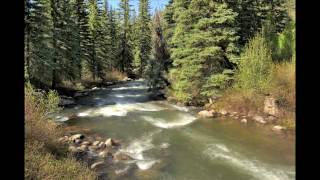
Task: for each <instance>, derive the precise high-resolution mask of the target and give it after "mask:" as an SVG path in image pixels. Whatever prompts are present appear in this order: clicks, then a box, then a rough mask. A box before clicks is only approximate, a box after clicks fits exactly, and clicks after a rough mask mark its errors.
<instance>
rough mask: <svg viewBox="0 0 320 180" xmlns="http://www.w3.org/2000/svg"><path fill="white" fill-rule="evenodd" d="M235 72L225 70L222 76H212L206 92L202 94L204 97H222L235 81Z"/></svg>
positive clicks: (208, 81)
mask: <svg viewBox="0 0 320 180" xmlns="http://www.w3.org/2000/svg"><path fill="white" fill-rule="evenodd" d="M233 75H234V71H233V70H230V69H225V70H224V71H223V72H222V73H220V74H213V75H211V76H210V77H209V78H208V80H207V82H206V83H205V85H204V86H203V88H204V90H203V91H202V92H201V94H202V95H204V96H207V97H212V96H217V95H220V94H221V93H222V92H223V91H224V90H226V89H227V88H228V87H231V85H232V83H233V81H234V76H233Z"/></svg>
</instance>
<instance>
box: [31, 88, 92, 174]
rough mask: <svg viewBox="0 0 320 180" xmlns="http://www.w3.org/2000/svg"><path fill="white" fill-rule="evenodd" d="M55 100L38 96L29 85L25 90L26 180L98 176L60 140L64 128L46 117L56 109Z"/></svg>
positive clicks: (52, 97) (51, 96)
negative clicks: (77, 159) (71, 153)
mask: <svg viewBox="0 0 320 180" xmlns="http://www.w3.org/2000/svg"><path fill="white" fill-rule="evenodd" d="M56 99H57V98H56V97H55V94H51V95H48V96H42V95H37V96H36V95H35V92H34V90H33V89H32V88H31V87H30V86H29V87H28V86H27V87H26V89H25V179H50V180H51V179H52V180H53V179H59V180H60V179H96V178H95V174H94V172H93V171H90V170H89V169H88V168H87V167H85V166H82V165H81V164H80V163H79V162H77V161H75V160H74V159H73V158H72V157H71V156H69V155H68V153H67V147H66V146H64V145H62V144H60V143H58V142H57V139H58V138H59V137H61V135H62V129H59V128H58V127H57V126H56V125H55V124H54V123H53V122H50V121H49V120H48V119H47V117H46V114H47V113H48V112H51V111H52V110H53V109H55V108H57V102H56Z"/></svg>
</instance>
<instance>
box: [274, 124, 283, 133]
mask: <svg viewBox="0 0 320 180" xmlns="http://www.w3.org/2000/svg"><path fill="white" fill-rule="evenodd" d="M272 130H273V131H277V132H280V131H283V130H285V128H284V127H282V126H279V125H277V126H273V127H272Z"/></svg>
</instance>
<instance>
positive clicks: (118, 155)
mask: <svg viewBox="0 0 320 180" xmlns="http://www.w3.org/2000/svg"><path fill="white" fill-rule="evenodd" d="M113 158H114V160H115V161H126V160H132V158H131V157H130V156H129V155H127V154H125V153H123V152H117V153H115V154H114V155H113Z"/></svg>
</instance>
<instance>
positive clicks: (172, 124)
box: [56, 80, 295, 180]
mask: <svg viewBox="0 0 320 180" xmlns="http://www.w3.org/2000/svg"><path fill="white" fill-rule="evenodd" d="M150 95H151V94H150V92H148V88H147V86H146V85H145V83H144V81H142V80H140V81H132V82H127V83H124V84H121V85H114V86H112V87H109V88H105V89H96V90H94V91H92V93H91V94H90V95H89V96H87V97H82V98H80V99H78V101H77V103H78V104H79V106H77V107H75V108H68V109H65V110H63V112H61V113H59V114H58V115H57V116H56V119H57V120H58V121H65V122H67V123H68V124H70V125H78V126H80V127H85V128H90V129H92V130H93V131H95V132H97V133H99V134H101V135H102V136H105V137H116V138H119V139H121V140H122V141H123V142H124V144H123V146H122V148H121V150H120V151H122V152H123V153H126V154H127V155H129V156H130V157H132V158H133V160H132V161H128V164H135V165H136V166H137V167H138V168H137V170H136V171H137V173H131V174H129V175H128V177H123V178H124V179H126V178H128V179H143V178H142V177H140V176H139V175H137V174H141V173H144V172H146V173H149V175H150V174H151V177H152V178H151V179H176V180H180V179H181V180H182V179H183V180H184V179H193V180H194V179H201V180H212V179H223V180H225V179H226V180H228V179H230V180H234V179H239V180H241V179H243V180H247V179H263V180H269V179H270V180H271V179H272V180H277V179H281V180H286V179H295V144H294V139H293V140H292V139H290V140H288V139H285V138H281V137H279V136H277V135H275V134H270V131H265V130H263V127H260V128H257V127H256V126H255V125H254V124H251V125H250V124H248V125H246V126H244V125H243V124H241V123H239V122H237V121H233V120H225V121H223V120H218V119H211V120H206V121H203V120H202V119H197V117H196V115H195V114H194V113H193V112H192V110H190V109H188V108H187V107H181V106H177V105H172V104H169V103H167V102H165V101H151V100H150ZM71 114H76V115H77V116H78V118H77V119H76V120H73V121H70V122H69V121H67V120H68V118H67V117H68V116H69V115H71ZM267 132H268V133H267ZM126 168H128V166H125V167H121V168H118V169H115V171H116V173H121V172H123V171H125V170H126ZM111 179H112V177H111Z"/></svg>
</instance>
